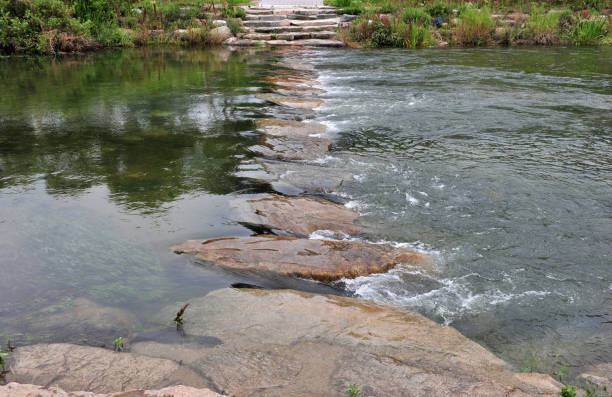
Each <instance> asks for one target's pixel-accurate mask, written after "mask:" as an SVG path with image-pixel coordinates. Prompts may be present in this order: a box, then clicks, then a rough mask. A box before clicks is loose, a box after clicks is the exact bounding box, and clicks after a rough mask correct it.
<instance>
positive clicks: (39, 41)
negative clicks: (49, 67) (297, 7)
mask: <svg viewBox="0 0 612 397" xmlns="http://www.w3.org/2000/svg"><path fill="white" fill-rule="evenodd" d="M211 1H212V0H209V1H204V0H184V1H172V0H170V1H168V0H166V1H151V0H144V1H141V0H136V1H132V0H0V52H3V53H42V54H53V53H57V52H75V51H85V50H90V49H96V48H101V47H131V46H145V45H149V44H178V45H185V46H189V45H195V44H213V43H215V42H216V41H218V37H216V36H215V34H214V32H213V33H212V34H211V30H212V29H213V28H214V27H215V25H214V24H213V20H215V19H220V18H222V19H228V26H229V27H230V29H232V31H236V30H238V29H240V24H239V22H237V21H236V20H234V19H233V18H240V17H243V16H244V11H243V10H242V9H240V8H238V7H237V5H238V4H240V3H244V2H245V0H226V1H224V2H223V3H213V2H211Z"/></svg>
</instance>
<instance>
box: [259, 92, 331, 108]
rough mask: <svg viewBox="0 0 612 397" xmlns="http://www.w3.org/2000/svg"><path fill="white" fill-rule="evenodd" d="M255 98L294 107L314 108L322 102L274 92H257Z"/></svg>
mask: <svg viewBox="0 0 612 397" xmlns="http://www.w3.org/2000/svg"><path fill="white" fill-rule="evenodd" d="M257 98H259V99H262V100H265V101H268V102H272V103H275V104H277V105H281V106H287V107H290V108H294V109H308V110H310V109H315V108H318V107H319V106H321V104H322V103H323V102H324V101H323V100H322V99H313V98H297V97H288V96H283V95H276V94H257Z"/></svg>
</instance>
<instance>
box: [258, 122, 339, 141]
mask: <svg viewBox="0 0 612 397" xmlns="http://www.w3.org/2000/svg"><path fill="white" fill-rule="evenodd" d="M255 123H256V124H257V130H258V131H260V132H261V133H263V134H265V135H272V136H303V137H306V136H309V135H318V134H323V133H325V131H326V130H327V127H326V126H325V125H323V124H320V123H304V122H301V121H294V120H281V119H274V118H264V119H257V121H256V122H255Z"/></svg>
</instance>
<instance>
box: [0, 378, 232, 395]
mask: <svg viewBox="0 0 612 397" xmlns="http://www.w3.org/2000/svg"><path fill="white" fill-rule="evenodd" d="M217 396H221V394H218V393H215V392H213V391H212V390H209V389H196V388H193V387H188V386H171V387H166V388H163V389H160V390H130V391H127V392H123V391H120V392H116V393H105V394H99V393H91V392H85V391H75V392H67V391H64V390H62V389H60V388H58V387H42V386H36V385H28V384H22V383H15V382H11V383H9V384H8V385H5V386H0V397H217Z"/></svg>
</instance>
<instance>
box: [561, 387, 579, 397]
mask: <svg viewBox="0 0 612 397" xmlns="http://www.w3.org/2000/svg"><path fill="white" fill-rule="evenodd" d="M561 397H576V386H563V388H562V389H561Z"/></svg>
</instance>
